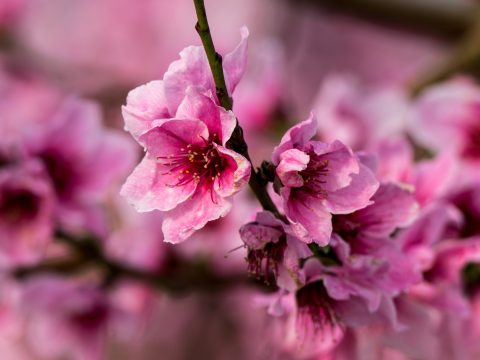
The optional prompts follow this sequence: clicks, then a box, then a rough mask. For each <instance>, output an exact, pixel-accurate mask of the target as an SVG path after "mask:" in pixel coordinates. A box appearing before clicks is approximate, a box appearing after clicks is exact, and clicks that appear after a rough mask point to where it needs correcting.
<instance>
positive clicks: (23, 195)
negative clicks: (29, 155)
mask: <svg viewBox="0 0 480 360" xmlns="http://www.w3.org/2000/svg"><path fill="white" fill-rule="evenodd" d="M53 211H54V192H53V189H52V187H51V183H50V179H49V177H48V174H47V173H46V171H45V169H44V167H43V166H42V164H41V163H40V162H39V161H38V160H35V159H31V160H27V161H25V162H23V163H6V164H0V239H1V242H0V249H1V250H0V259H1V260H0V261H1V262H2V265H3V266H4V265H8V264H12V263H13V264H16V263H19V262H25V261H29V262H30V261H33V260H37V259H38V258H40V257H41V256H42V255H43V254H44V252H45V250H46V246H47V244H48V243H49V240H50V238H51V236H52V233H53V224H54V219H53Z"/></svg>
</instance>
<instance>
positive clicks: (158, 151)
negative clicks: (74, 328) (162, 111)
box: [139, 119, 209, 157]
mask: <svg viewBox="0 0 480 360" xmlns="http://www.w3.org/2000/svg"><path fill="white" fill-rule="evenodd" d="M208 135H209V134H208V129H207V127H206V125H205V124H204V123H203V122H202V121H200V120H190V119H171V120H168V121H165V122H163V123H162V124H161V125H159V126H157V127H154V128H153V129H151V130H149V131H148V132H146V133H145V134H143V135H142V136H140V138H139V141H140V142H142V143H144V144H145V145H146V147H147V150H148V152H149V153H150V154H151V155H152V156H155V157H168V156H170V155H176V154H179V153H180V152H182V149H186V147H187V146H188V145H195V144H197V145H202V144H204V140H203V139H208Z"/></svg>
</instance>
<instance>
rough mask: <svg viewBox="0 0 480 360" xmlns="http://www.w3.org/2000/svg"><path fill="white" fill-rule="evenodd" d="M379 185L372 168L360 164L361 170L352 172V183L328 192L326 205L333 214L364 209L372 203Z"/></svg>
mask: <svg viewBox="0 0 480 360" xmlns="http://www.w3.org/2000/svg"><path fill="white" fill-rule="evenodd" d="M378 187H379V183H378V181H377V179H376V178H375V176H374V175H373V173H372V172H371V171H370V169H368V168H367V167H366V166H365V165H363V164H360V172H359V173H358V174H352V182H351V183H350V185H348V186H346V187H344V188H342V189H340V190H337V191H335V192H330V193H328V198H327V199H326V202H325V207H326V209H327V210H328V211H329V212H331V213H332V214H348V213H351V212H353V211H355V210H359V209H362V208H364V207H366V206H368V205H370V204H371V203H372V202H371V201H370V198H371V197H372V195H373V194H375V192H376V191H377V189H378Z"/></svg>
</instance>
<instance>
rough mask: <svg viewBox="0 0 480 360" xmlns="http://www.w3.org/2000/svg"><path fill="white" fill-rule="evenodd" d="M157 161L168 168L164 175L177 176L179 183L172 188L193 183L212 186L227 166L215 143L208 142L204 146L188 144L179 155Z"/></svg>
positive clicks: (159, 158) (161, 157)
mask: <svg viewBox="0 0 480 360" xmlns="http://www.w3.org/2000/svg"><path fill="white" fill-rule="evenodd" d="M157 160H158V162H159V163H160V164H162V165H164V166H165V167H166V168H167V172H165V173H164V175H166V174H169V175H176V177H177V182H176V183H173V184H170V186H183V185H186V184H188V183H190V182H192V181H193V182H196V183H200V182H201V181H204V182H206V183H208V184H211V183H213V182H214V181H215V178H216V177H218V176H220V174H221V172H222V171H223V170H224V169H225V165H226V164H225V159H224V158H223V157H222V156H221V155H220V153H219V151H218V150H217V148H216V146H215V143H214V142H213V141H208V140H204V143H203V144H194V145H193V144H188V145H186V146H185V147H182V148H181V149H180V151H179V152H178V153H177V154H172V155H168V156H160V157H157Z"/></svg>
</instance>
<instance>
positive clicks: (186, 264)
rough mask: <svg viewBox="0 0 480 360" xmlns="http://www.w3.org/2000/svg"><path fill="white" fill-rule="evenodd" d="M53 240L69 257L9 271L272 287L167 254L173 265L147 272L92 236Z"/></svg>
mask: <svg viewBox="0 0 480 360" xmlns="http://www.w3.org/2000/svg"><path fill="white" fill-rule="evenodd" d="M56 239H57V240H59V241H61V242H62V243H63V244H65V245H66V246H68V247H69V248H70V249H71V250H73V254H72V256H71V257H69V258H60V259H53V260H48V261H45V262H43V263H40V264H36V265H28V266H21V267H18V268H16V269H14V271H13V272H12V274H13V275H14V276H15V277H16V278H17V279H20V280H22V279H27V278H29V277H32V276H36V275H39V274H44V273H55V274H62V275H75V274H78V273H80V272H82V271H84V270H87V269H91V268H94V269H99V270H102V271H103V272H104V273H105V279H108V283H109V284H110V285H111V284H113V283H115V282H117V281H118V280H125V279H127V280H128V279H130V280H134V281H138V282H141V283H145V284H147V285H150V286H152V287H154V288H157V289H161V290H163V291H166V292H168V293H170V294H181V293H186V292H189V291H192V290H197V291H208V292H212V291H221V290H225V289H229V288H232V287H236V286H240V285H254V286H258V287H261V288H262V289H264V290H266V291H272V290H275V289H273V288H271V287H269V286H267V285H266V284H264V283H262V282H259V281H257V280H255V279H252V278H249V277H248V276H246V275H245V274H244V273H242V274H229V275H218V274H217V273H216V272H214V271H213V270H212V269H211V268H210V267H208V266H206V264H204V263H202V262H198V261H191V260H185V259H179V258H177V257H174V256H173V257H172V256H171V257H170V258H169V259H168V261H167V265H168V262H170V263H172V264H173V266H163V267H162V269H160V270H159V271H150V270H145V269H140V268H137V267H133V266H131V265H127V264H125V263H122V262H120V261H118V260H115V259H112V258H110V257H109V256H108V255H107V254H105V252H104V250H103V249H102V248H101V247H100V242H99V241H98V239H95V238H93V237H91V236H83V237H75V236H72V235H71V234H67V233H63V232H59V233H57V236H56Z"/></svg>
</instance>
